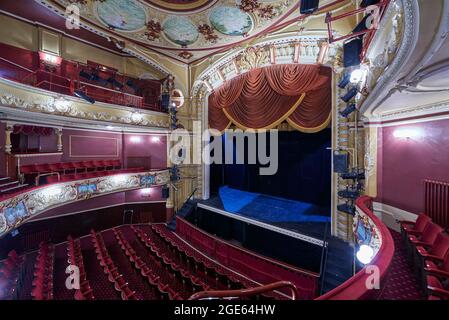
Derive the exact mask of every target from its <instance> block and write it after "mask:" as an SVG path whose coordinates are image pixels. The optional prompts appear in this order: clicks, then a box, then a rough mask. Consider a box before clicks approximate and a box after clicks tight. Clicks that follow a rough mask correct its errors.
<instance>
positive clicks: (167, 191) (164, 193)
mask: <svg viewBox="0 0 449 320" xmlns="http://www.w3.org/2000/svg"><path fill="white" fill-rule="evenodd" d="M169 197H170V188H169V187H162V199H168V198H169Z"/></svg>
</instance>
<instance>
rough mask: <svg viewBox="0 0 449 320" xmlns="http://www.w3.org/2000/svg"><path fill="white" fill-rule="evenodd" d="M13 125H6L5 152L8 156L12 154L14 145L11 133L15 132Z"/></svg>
mask: <svg viewBox="0 0 449 320" xmlns="http://www.w3.org/2000/svg"><path fill="white" fill-rule="evenodd" d="M13 130H14V129H13V125H11V124H9V123H8V124H6V130H5V152H6V153H7V154H11V148H12V144H11V133H12V132H13Z"/></svg>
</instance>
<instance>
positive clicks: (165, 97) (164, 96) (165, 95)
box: [161, 93, 170, 111]
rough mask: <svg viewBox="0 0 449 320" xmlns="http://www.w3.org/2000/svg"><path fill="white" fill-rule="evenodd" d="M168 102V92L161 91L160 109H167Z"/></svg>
mask: <svg viewBox="0 0 449 320" xmlns="http://www.w3.org/2000/svg"><path fill="white" fill-rule="evenodd" d="M169 104H170V94H168V93H163V94H162V102H161V106H162V110H164V111H168V107H169Z"/></svg>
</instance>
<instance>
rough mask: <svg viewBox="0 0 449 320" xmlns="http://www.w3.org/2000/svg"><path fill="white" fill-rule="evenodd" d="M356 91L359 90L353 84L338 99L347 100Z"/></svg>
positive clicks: (355, 93) (352, 96)
mask: <svg viewBox="0 0 449 320" xmlns="http://www.w3.org/2000/svg"><path fill="white" fill-rule="evenodd" d="M357 93H359V90H358V89H357V87H356V86H354V87H352V88H351V89H349V90H348V92H346V94H345V95H344V96H342V97H340V99H341V100H343V101H344V102H349V100H351V99H352V98H354V97H355V96H356V95H357Z"/></svg>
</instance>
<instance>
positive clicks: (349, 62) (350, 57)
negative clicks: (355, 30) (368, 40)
mask: <svg viewBox="0 0 449 320" xmlns="http://www.w3.org/2000/svg"><path fill="white" fill-rule="evenodd" d="M362 47H363V37H357V38H354V39H352V40H350V41H348V42H346V43H345V44H344V45H343V66H344V67H345V68H346V67H352V66H357V65H359V64H360V62H361V61H360V54H361V52H362Z"/></svg>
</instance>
